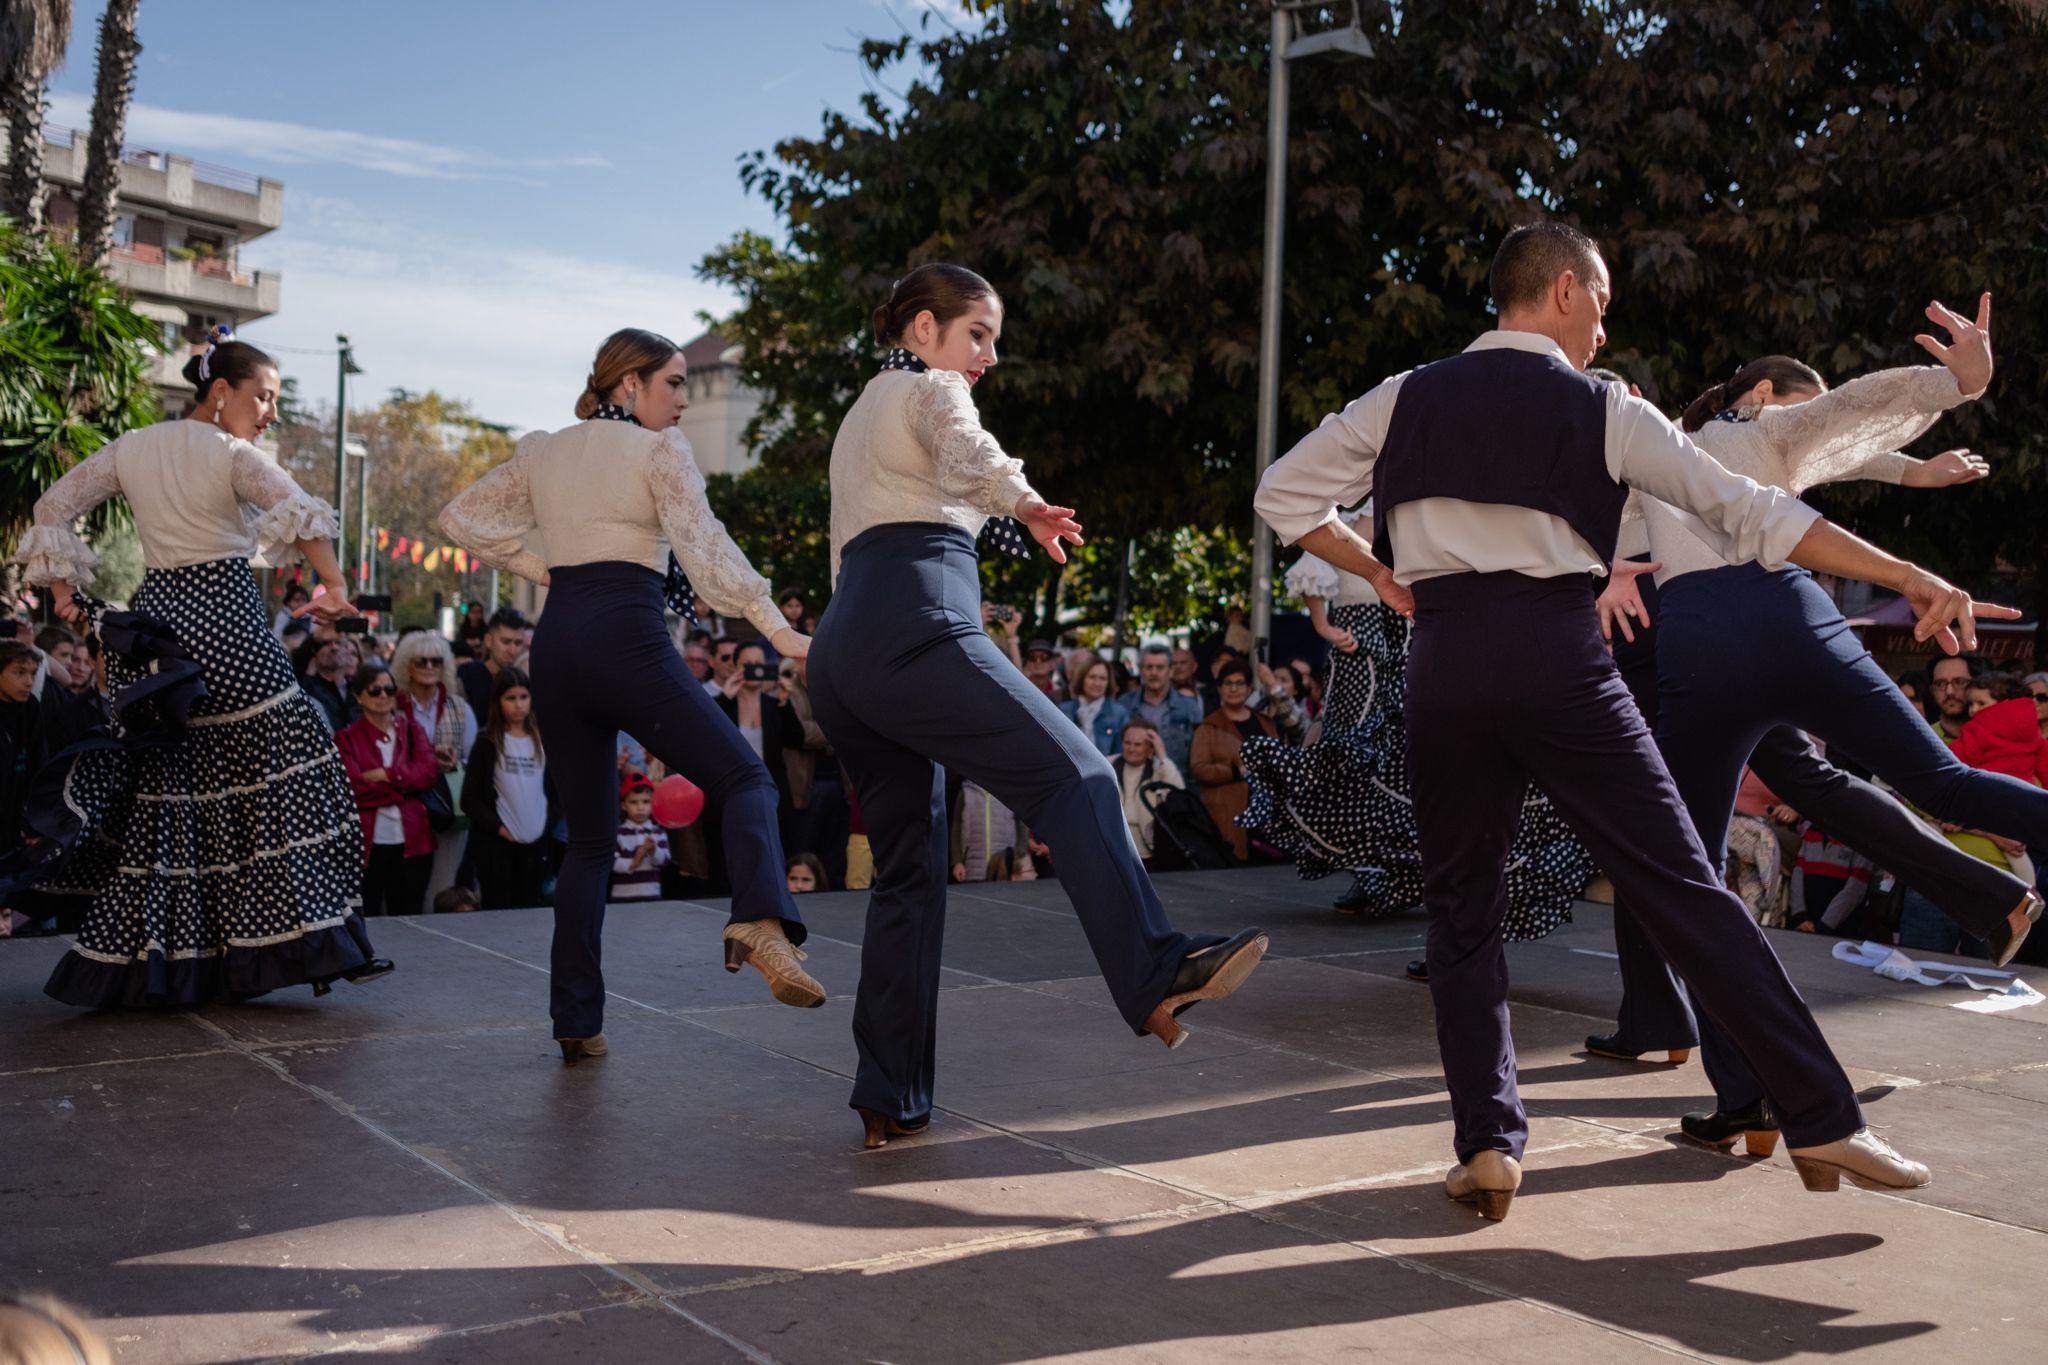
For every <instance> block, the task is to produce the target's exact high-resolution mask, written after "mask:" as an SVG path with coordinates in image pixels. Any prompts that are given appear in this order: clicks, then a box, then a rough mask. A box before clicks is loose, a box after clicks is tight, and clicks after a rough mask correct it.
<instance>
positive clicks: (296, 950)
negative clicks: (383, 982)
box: [16, 337, 392, 1006]
mask: <svg viewBox="0 0 2048 1365" xmlns="http://www.w3.org/2000/svg"><path fill="white" fill-rule="evenodd" d="M185 377H186V378H187V379H188V380H189V381H191V383H192V385H193V387H194V388H195V389H196V390H197V393H196V395H195V398H194V406H193V413H192V416H191V417H189V418H187V419H186V420H183V421H171V422H159V423H157V424H156V425H155V426H151V427H145V428H143V429H141V430H140V431H131V432H129V433H128V434H127V435H125V436H122V437H121V438H120V439H118V440H116V441H114V442H112V443H110V444H109V445H107V446H104V447H102V448H101V449H100V450H98V451H97V452H95V453H94V454H93V455H91V456H90V457H88V458H87V459H85V460H83V461H81V462H80V463H79V464H78V465H76V466H75V467H73V468H72V470H71V471H70V472H69V473H68V474H66V475H65V476H64V477H63V478H61V479H59V480H58V481H57V482H56V483H55V484H53V485H51V487H50V490H49V491H48V492H47V493H45V494H43V496H42V498H41V499H39V500H38V501H37V503H36V510H35V525H34V527H33V528H32V529H30V531H29V532H28V533H27V534H26V535H24V536H23V537H22V539H21V544H20V546H19V547H18V549H17V551H16V553H17V554H18V555H19V557H20V558H21V560H22V562H23V563H24V565H25V566H26V570H27V578H28V581H29V582H31V583H47V584H49V587H50V596H51V599H52V600H53V602H54V603H55V605H56V608H57V612H58V614H59V615H61V616H63V617H64V618H65V619H66V620H69V621H75V620H79V619H81V618H82V617H84V616H86V615H88V614H89V613H88V609H87V608H86V607H84V606H83V605H82V604H81V603H80V601H79V599H78V598H77V596H76V593H75V589H76V587H77V586H79V585H83V584H86V583H89V582H90V581H91V579H92V575H93V571H94V569H95V568H96V567H97V565H98V560H97V559H96V558H95V556H94V555H93V553H92V551H91V550H89V549H87V548H86V546H85V544H84V543H83V542H82V541H80V540H79V538H78V537H77V536H76V535H74V534H73V533H72V530H71V527H72V525H73V523H74V522H76V521H77V519H78V518H79V517H81V516H83V515H84V514H85V513H86V512H88V511H90V510H91V509H92V508H94V507H97V506H98V505H99V504H100V503H102V502H105V501H106V500H107V499H108V498H111V497H114V496H116V495H120V496H125V497H126V498H127V499H128V505H129V507H130V508H131V509H133V511H134V514H135V530H136V533H137V535H138V536H139V537H140V538H141V540H142V562H143V565H144V573H143V576H142V586H141V587H140V588H139V589H137V590H136V593H135V602H134V607H135V610H136V612H137V613H139V614H142V615H144V616H148V617H151V618H154V619H155V620H157V621H159V622H162V623H163V624H164V625H166V626H168V627H169V628H170V630H171V631H172V632H173V633H174V634H175V635H176V637H177V640H178V642H179V643H180V644H181V645H182V646H183V648H184V650H185V651H186V652H188V653H189V654H190V655H191V656H192V658H193V659H194V660H196V661H197V663H198V665H199V668H200V670H201V673H202V675H203V677H204V680H205V684H206V695H205V696H204V697H203V698H202V699H201V700H199V701H198V702H197V703H196V704H194V705H193V706H192V708H191V712H190V718H189V723H188V725H189V728H187V729H186V730H185V732H184V734H183V735H182V736H181V737H180V738H178V739H177V740H176V741H175V742H173V743H170V744H168V745H165V746H160V747H150V748H139V747H138V748H135V749H134V751H133V752H130V751H129V750H127V749H124V748H103V749H99V750H95V751H93V752H89V753H85V754H82V755H80V756H79V758H78V760H77V762H76V763H75V764H74V765H73V766H72V768H71V771H70V772H69V774H68V775H67V776H66V777H65V780H64V796H63V799H64V804H65V806H66V808H67V809H68V812H69V813H70V814H71V815H72V816H73V817H83V818H82V821H81V822H80V824H79V825H78V826H76V827H75V828H76V829H77V832H78V834H79V839H78V842H77V843H76V844H74V845H73V847H72V851H71V854H70V857H69V861H68V863H67V864H66V865H65V866H63V867H62V868H60V869H59V870H58V871H57V872H56V873H55V874H54V875H53V876H52V877H51V878H50V879H49V880H48V881H46V882H45V883H44V885H43V888H42V889H43V890H46V891H49V892H52V893H55V894H58V895H67V894H68V895H72V896H79V897H83V898H86V899H85V902H84V903H85V905H86V909H85V911H84V922H83V925H82V928H81V930H80V932H79V934H78V937H77V939H76V941H75V942H74V944H73V946H72V949H71V951H70V952H68V953H66V954H65V956H64V958H63V960H62V961H60V962H59V963H58V964H57V968H56V970H55V971H54V972H53V973H52V974H51V976H50V982H49V985H48V986H47V987H45V989H46V990H47V991H48V992H49V994H51V995H53V996H55V997H56V998H57V999H59V1000H62V1001H64V1002H65V1003H67V1004H72V1005H86V1006H106V1005H117V1004H129V1005H139V1004H151V1005H185V1004H196V1003H200V1002H203V1001H207V1000H213V999H220V998H238V997H247V996H253V995H261V994H263V993H265V992H267V991H273V990H277V989H279V988H280V987H283V986H291V985H311V986H313V988H314V990H315V992H316V993H319V994H324V993H325V992H326V990H327V987H328V983H330V982H331V981H333V980H335V979H336V978H346V979H348V980H351V981H367V980H371V979H373V978H375V977H378V976H381V975H383V974H385V973H387V972H389V971H390V970H391V969H392V964H391V963H389V962H387V961H385V960H383V959H381V958H377V957H375V956H373V955H372V953H371V949H370V940H369V935H368V934H367V933H366V932H365V931H364V928H363V921H362V916H361V915H360V914H359V913H358V907H359V905H360V900H359V897H358V886H359V884H360V882H361V880H362V863H363V850H362V843H363V833H362V825H361V823H360V822H359V820H358V819H357V816H356V805H355V799H354V797H353V796H352V795H351V794H350V791H349V781H348V772H347V770H346V769H345V768H344V767H343V765H342V761H341V754H340V752H339V751H337V750H336V749H335V747H334V740H333V739H332V737H331V736H330V735H329V734H328V730H327V726H326V724H325V723H324V722H323V721H322V720H321V717H320V714H319V712H318V711H317V710H316V709H315V707H314V705H313V703H312V702H311V701H310V700H309V699H308V698H307V696H306V694H305V693H304V692H303V691H301V690H300V688H299V684H298V680H297V679H296V678H295V677H293V676H292V670H291V665H290V663H289V662H288V661H287V660H286V659H285V656H284V648H283V646H282V645H280V644H279V643H278V640H277V637H276V636H275V635H273V634H271V632H270V619H269V614H268V613H267V612H266V611H265V610H264V605H263V597H262V595H261V594H260V593H259V592H258V591H257V589H256V579H255V577H254V575H252V574H251V573H250V571H249V559H250V557H251V556H252V555H254V554H256V553H257V552H258V551H259V550H261V551H262V552H263V553H265V554H266V555H269V556H271V557H272V558H278V557H281V556H282V555H283V554H284V553H286V552H287V551H289V550H290V549H293V548H296V549H297V551H298V553H300V554H301V555H303V556H304V557H305V559H306V561H307V562H308V563H310V564H311V565H312V566H313V568H314V571H315V572H316V573H318V574H319V576H320V582H321V585H322V592H321V593H320V595H319V596H316V597H315V598H313V600H312V604H311V610H312V611H314V612H316V613H318V614H319V615H321V616H323V617H326V618H329V619H333V618H336V617H340V616H344V615H354V614H356V613H355V608H354V607H353V606H352V605H351V604H350V602H349V599H348V591H347V588H346V587H345V586H344V583H343V579H342V574H341V567H340V565H338V564H337V563H335V559H334V546H333V544H332V543H331V537H332V536H333V535H334V534H335V532H336V530H337V529H338V527H337V523H336V521H335V516H334V509H333V508H331V507H329V506H328V505H327V504H326V503H324V502H322V501H320V499H318V498H316V497H313V496H312V495H310V494H308V493H305V492H303V491H301V490H300V488H299V486H298V485H297V484H296V483H293V482H292V479H291V476H290V475H288V474H286V473H285V472H284V471H283V470H281V469H279V468H278V467H277V465H276V464H274V463H273V462H271V461H270V460H268V459H266V458H264V456H263V454H262V452H261V451H259V450H257V449H256V447H255V446H253V445H251V444H250V442H251V441H252V440H254V439H255V438H256V437H258V436H260V435H262V433H263V431H264V429H265V428H266V427H268V426H269V425H270V424H271V422H272V421H274V420H275V419H276V416H277V393H278V378H277V366H276V365H275V364H273V363H272V361H271V359H270V357H269V356H267V355H265V354H264V353H263V352H261V351H259V350H257V349H256V348H255V347H254V346H250V345H247V344H245V343H243V342H239V341H232V340H227V339H225V337H219V338H216V340H215V341H214V343H213V344H211V345H209V347H208V348H207V350H206V351H205V352H204V353H203V354H200V355H196V356H194V357H193V358H192V359H191V361H189V362H188V363H187V364H186V367H185ZM250 508H254V509H255V512H256V515H254V517H253V518H251V516H250V515H249V513H248V510H247V509H250ZM107 671H108V683H109V686H110V687H112V688H113V689H114V690H116V691H118V690H120V689H121V688H122V687H124V686H126V685H128V684H131V683H134V682H136V681H138V680H139V679H141V678H142V677H143V676H144V674H143V673H142V671H141V670H140V669H138V668H137V667H136V666H134V665H133V664H131V663H130V662H129V661H127V660H125V659H123V658H121V657H120V656H119V655H118V654H115V653H114V652H113V651H111V650H110V651H109V653H108V658H107ZM42 832H43V833H46V834H51V833H56V832H57V831H54V830H44V831H42Z"/></svg>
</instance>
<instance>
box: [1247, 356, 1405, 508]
mask: <svg viewBox="0 0 2048 1365" xmlns="http://www.w3.org/2000/svg"><path fill="white" fill-rule="evenodd" d="M1404 377H1405V376H1404V375H1395V376H1394V377H1393V378H1392V379H1387V380H1382V381H1381V382H1380V383H1379V384H1377V385H1375V386H1374V387H1373V388H1372V389H1371V390H1369V391H1368V392H1366V393H1365V394H1363V395H1362V396H1360V397H1358V398H1354V399H1352V400H1351V401H1350V402H1349V403H1347V404H1345V405H1344V410H1343V411H1342V412H1333V413H1331V414H1330V415H1329V416H1327V417H1325V418H1324V419H1323V420H1322V422H1321V423H1320V424H1319V425H1318V426H1317V427H1316V429H1315V430H1314V431H1311V432H1310V433H1309V434H1308V435H1306V436H1304V437H1302V438H1301V440H1299V441H1297V442H1296V443H1295V445H1294V449H1292V450H1290V451H1288V452H1287V453H1286V454H1285V455H1283V456H1281V457H1280V458H1279V459H1278V460H1275V461H1274V462H1273V466H1272V468H1270V469H1268V470H1267V471H1266V477H1264V478H1263V479H1260V480H1259V491H1258V493H1257V495H1256V496H1254V497H1253V499H1252V506H1253V507H1254V508H1256V509H1257V510H1258V514H1259V515H1260V516H1261V517H1263V518H1264V519H1265V522H1266V524H1267V525H1268V526H1270V527H1272V528H1273V533H1274V534H1275V535H1277V536H1279V537H1280V541H1281V543H1282V544H1284V545H1292V544H1294V543H1295V542H1296V541H1298V540H1300V539H1301V538H1302V537H1303V536H1305V535H1307V534H1308V533H1309V532H1310V531H1313V530H1315V529H1316V528H1317V527H1318V526H1327V525H1330V524H1331V523H1333V522H1335V521H1337V520H1338V516H1337V509H1338V508H1339V507H1349V506H1351V505H1352V504H1353V503H1355V502H1358V501H1359V500H1360V499H1362V498H1364V497H1365V495H1366V494H1367V493H1370V492H1371V491H1372V469H1373V462H1374V461H1376V460H1378V459H1379V456H1380V447H1381V446H1382V445H1384V444H1386V440H1387V424H1388V423H1389V422H1390V421H1392V420H1393V416H1394V400H1395V398H1396V397H1397V396H1398V395H1399V393H1400V390H1401V380H1402V379H1403V378H1404Z"/></svg>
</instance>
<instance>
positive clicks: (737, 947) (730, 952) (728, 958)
mask: <svg viewBox="0 0 2048 1365" xmlns="http://www.w3.org/2000/svg"><path fill="white" fill-rule="evenodd" d="M746 965H747V945H746V944H744V943H742V942H740V941H739V940H738V939H736V938H729V939H727V940H726V941H725V969H726V970H727V971H729V972H736V971H738V970H739V969H740V968H742V967H744V966H746Z"/></svg>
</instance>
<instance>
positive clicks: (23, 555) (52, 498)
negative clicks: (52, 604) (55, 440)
mask: <svg viewBox="0 0 2048 1365" xmlns="http://www.w3.org/2000/svg"><path fill="white" fill-rule="evenodd" d="M121 439H125V438H121ZM121 439H116V440H114V441H110V442H108V443H107V444H106V445H103V446H101V447H100V448H99V449H98V450H95V451H94V452H93V453H92V454H90V455H88V456H86V457H85V458H84V459H82V460H80V461H79V462H78V463H77V464H75V465H73V466H71V468H70V469H68V470H66V471H65V473H64V477H63V478H61V479H59V480H57V482H55V483H53V484H51V485H50V486H49V487H48V488H46V489H44V490H43V495H42V496H41V497H40V498H37V499H36V508H35V524H34V525H33V526H30V527H29V528H28V530H26V531H24V532H23V533H22V536H21V540H20V541H19V542H18V543H17V544H16V545H15V547H14V558H15V560H16V561H17V562H19V563H20V564H21V566H22V578H23V580H24V581H26V582H28V583H30V584H32V585H34V586H36V587H41V586H42V585H43V584H45V583H54V582H55V581H57V580H58V579H60V578H61V579H63V580H65V581H66V582H68V583H70V584H71V586H72V587H74V588H84V587H88V586H90V585H91V583H92V579H93V575H94V574H95V573H96V572H98V570H99V566H100V557H99V556H98V555H96V554H94V553H93V552H92V549H91V548H90V547H89V546H87V545H86V543H85V542H84V541H83V540H80V539H79V538H78V533H77V532H75V531H73V530H72V529H71V527H72V523H74V522H76V521H77V520H78V519H79V518H80V517H82V516H84V515H85V514H86V513H87V512H90V511H91V510H92V509H93V508H95V507H98V506H99V505H100V504H101V503H103V502H105V501H106V500H107V499H108V498H111V497H114V496H115V495H116V494H118V493H119V492H120V491H121V471H120V468H119V466H118V465H117V464H116V463H115V454H114V448H115V447H116V446H118V445H119V444H120V443H121Z"/></svg>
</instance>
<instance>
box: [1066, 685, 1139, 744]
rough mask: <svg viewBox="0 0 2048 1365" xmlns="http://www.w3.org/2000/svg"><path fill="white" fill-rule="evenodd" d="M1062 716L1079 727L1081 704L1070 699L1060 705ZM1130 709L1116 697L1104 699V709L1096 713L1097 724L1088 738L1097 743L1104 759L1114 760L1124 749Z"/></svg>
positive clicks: (1089, 732)
mask: <svg viewBox="0 0 2048 1365" xmlns="http://www.w3.org/2000/svg"><path fill="white" fill-rule="evenodd" d="M1060 714H1061V715H1063V716H1065V717H1066V718H1067V719H1068V720H1070V721H1072V722H1074V724H1076V725H1079V724H1080V723H1081V703H1080V702H1079V701H1078V700H1077V699H1074V698H1069V699H1067V700H1066V701H1063V702H1061V703H1060ZM1130 719H1131V713H1130V710H1129V708H1128V707H1126V706H1125V705H1124V704H1123V703H1122V702H1120V701H1118V700H1117V699H1116V698H1114V697H1104V698H1103V699H1102V709H1101V710H1100V711H1097V712H1096V713H1095V724H1094V726H1093V727H1092V728H1090V730H1089V731H1088V738H1089V739H1091V740H1093V741H1095V747H1096V748H1097V749H1100V750H1101V751H1102V756H1103V757H1104V758H1114V757H1116V756H1117V754H1118V753H1120V752H1121V751H1122V749H1123V741H1124V726H1126V725H1128V724H1129V723H1130Z"/></svg>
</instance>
